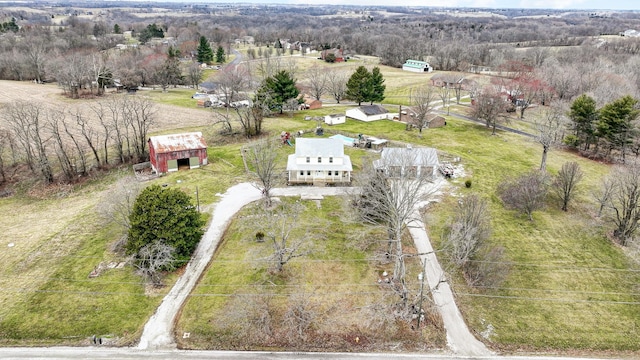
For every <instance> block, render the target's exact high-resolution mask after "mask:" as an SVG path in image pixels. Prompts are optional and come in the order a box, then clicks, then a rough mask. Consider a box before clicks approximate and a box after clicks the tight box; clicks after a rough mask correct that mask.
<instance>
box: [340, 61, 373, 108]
mask: <svg viewBox="0 0 640 360" xmlns="http://www.w3.org/2000/svg"><path fill="white" fill-rule="evenodd" d="M370 78H371V73H370V72H369V70H367V68H366V67H364V66H362V65H361V66H358V68H357V69H356V71H355V72H354V73H353V74H352V75H351V77H350V78H349V81H347V91H346V92H345V98H347V99H349V100H353V101H356V102H357V103H358V106H360V105H362V102H363V101H368V100H369V98H370V95H369V94H370V93H371V91H370V90H369V87H370V85H371V81H370Z"/></svg>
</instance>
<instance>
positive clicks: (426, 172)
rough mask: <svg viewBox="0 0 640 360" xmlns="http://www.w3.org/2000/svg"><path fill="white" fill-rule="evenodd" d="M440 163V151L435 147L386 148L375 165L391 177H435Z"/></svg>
mask: <svg viewBox="0 0 640 360" xmlns="http://www.w3.org/2000/svg"><path fill="white" fill-rule="evenodd" d="M439 165H440V161H439V160H438V152H437V151H436V149H433V148H414V147H411V146H407V147H406V148H384V149H382V153H381V155H380V159H378V160H375V161H374V162H373V166H374V167H375V168H376V169H378V170H381V171H385V172H387V173H388V174H389V176H391V177H408V178H415V177H421V176H429V177H433V176H435V175H436V171H437V169H438V167H439Z"/></svg>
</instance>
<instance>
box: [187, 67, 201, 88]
mask: <svg viewBox="0 0 640 360" xmlns="http://www.w3.org/2000/svg"><path fill="white" fill-rule="evenodd" d="M203 74H204V70H203V69H202V67H200V64H198V63H193V64H191V65H189V66H188V67H187V82H188V83H189V84H190V85H191V86H193V87H194V88H195V89H196V90H197V89H198V86H199V85H200V82H201V81H202V76H203Z"/></svg>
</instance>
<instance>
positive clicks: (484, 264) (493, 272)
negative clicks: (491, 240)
mask: <svg viewBox="0 0 640 360" xmlns="http://www.w3.org/2000/svg"><path fill="white" fill-rule="evenodd" d="M510 270H511V263H510V262H509V261H507V257H506V255H505V250H504V248H503V247H500V246H496V247H486V246H485V247H483V248H482V249H480V251H479V252H478V254H477V255H476V257H475V259H474V260H471V261H470V262H469V263H468V264H467V266H466V268H465V272H464V274H465V280H467V284H469V286H475V287H487V288H492V287H499V286H500V285H501V284H502V283H503V282H504V281H505V280H506V279H507V276H508V275H509V271H510Z"/></svg>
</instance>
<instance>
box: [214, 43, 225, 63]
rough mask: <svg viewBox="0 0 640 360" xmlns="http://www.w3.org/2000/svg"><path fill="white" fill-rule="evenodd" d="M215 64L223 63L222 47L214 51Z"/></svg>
mask: <svg viewBox="0 0 640 360" xmlns="http://www.w3.org/2000/svg"><path fill="white" fill-rule="evenodd" d="M216 62H217V63H220V64H221V63H223V62H224V48H223V47H222V46H218V50H216Z"/></svg>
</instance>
